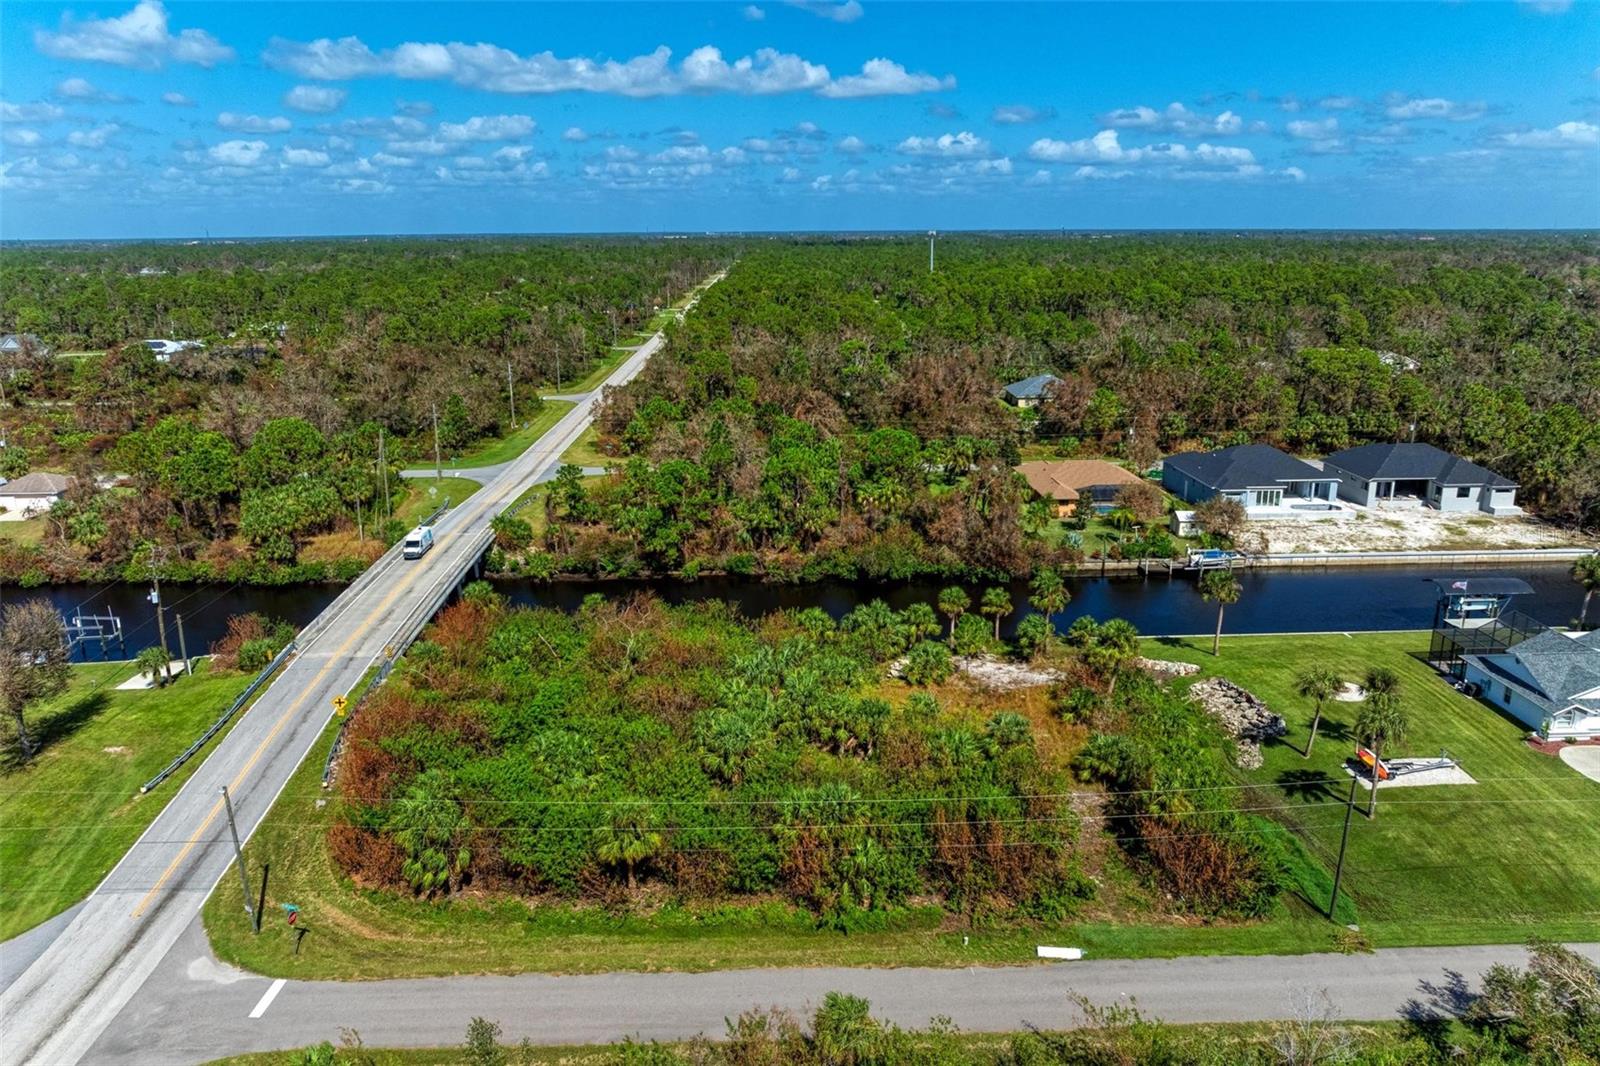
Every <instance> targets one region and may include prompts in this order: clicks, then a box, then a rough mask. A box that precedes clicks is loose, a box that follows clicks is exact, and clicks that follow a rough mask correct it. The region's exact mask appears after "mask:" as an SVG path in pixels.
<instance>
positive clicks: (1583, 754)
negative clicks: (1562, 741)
mask: <svg viewBox="0 0 1600 1066" xmlns="http://www.w3.org/2000/svg"><path fill="white" fill-rule="evenodd" d="M1561 761H1562V762H1564V763H1566V764H1567V765H1568V766H1570V767H1572V768H1573V769H1574V770H1576V771H1578V773H1580V774H1582V775H1583V776H1584V777H1587V778H1588V779H1589V780H1591V781H1600V744H1569V745H1567V746H1566V747H1564V748H1562V749H1561Z"/></svg>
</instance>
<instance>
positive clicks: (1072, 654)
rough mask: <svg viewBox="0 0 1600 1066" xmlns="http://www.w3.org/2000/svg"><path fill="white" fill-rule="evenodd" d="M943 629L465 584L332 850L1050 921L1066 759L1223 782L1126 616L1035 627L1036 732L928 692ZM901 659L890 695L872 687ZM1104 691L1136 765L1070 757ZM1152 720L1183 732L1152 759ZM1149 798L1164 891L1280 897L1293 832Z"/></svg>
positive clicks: (1153, 781)
mask: <svg viewBox="0 0 1600 1066" xmlns="http://www.w3.org/2000/svg"><path fill="white" fill-rule="evenodd" d="M957 591H958V590H957ZM1036 598H1039V599H1040V602H1045V600H1046V599H1048V589H1046V588H1045V587H1044V585H1043V584H1041V587H1040V589H1039V590H1037V592H1036ZM939 607H940V610H941V611H942V612H943V613H945V614H946V615H947V616H948V617H949V618H950V635H949V638H948V642H949V644H951V645H954V646H955V648H956V649H957V650H960V651H965V652H972V651H983V650H988V649H990V648H991V647H992V646H993V645H994V643H995V642H994V640H993V638H992V636H991V629H990V625H991V623H990V621H989V620H988V619H989V617H990V616H991V611H990V606H989V604H988V603H987V602H985V604H984V605H983V608H982V609H983V615H984V617H978V615H977V612H976V611H973V612H972V613H967V612H966V611H965V610H964V609H960V605H956V606H951V605H947V604H946V603H945V602H944V598H941V602H940V605H939ZM1001 610H1002V612H1009V610H1010V607H1009V604H1007V605H1005V606H1004V607H1002V608H1001ZM994 617H995V618H996V619H998V615H994ZM941 629H942V626H941V622H940V620H939V617H938V615H937V614H936V613H935V610H934V608H933V606H932V605H930V604H918V605H914V606H913V607H911V608H908V609H907V610H906V611H904V612H896V611H893V610H891V609H890V608H888V607H886V606H884V605H883V604H882V603H881V602H875V603H872V604H869V605H866V606H863V607H861V608H858V609H857V610H855V611H853V612H852V613H851V614H849V615H847V616H846V617H845V618H844V619H843V620H842V621H840V622H838V623H834V622H833V621H831V620H830V619H829V618H828V617H827V615H825V614H823V613H822V612H821V611H818V610H809V611H805V612H802V613H799V614H780V615H774V616H770V617H768V618H766V619H764V620H762V621H761V622H759V623H752V622H747V621H744V620H740V619H738V618H736V617H734V616H733V615H732V614H731V613H730V612H729V611H728V609H727V608H726V607H725V606H723V605H721V604H711V605H699V606H692V607H677V608H668V607H665V606H663V605H661V604H660V603H659V602H657V601H653V600H634V601H630V602H627V603H622V604H617V603H607V602H604V601H602V600H601V599H600V598H599V597H594V598H593V599H592V600H591V601H590V602H589V603H587V604H585V606H584V607H583V608H582V610H580V611H579V612H578V613H577V614H576V615H567V614H563V613H560V612H557V611H551V610H527V609H520V608H519V609H511V608H507V607H506V606H505V605H504V604H503V603H502V602H500V601H498V600H497V599H496V598H495V597H494V595H493V593H492V592H490V591H488V589H487V587H486V586H485V587H484V588H482V589H476V590H470V591H469V594H468V596H467V597H466V599H465V600H464V602H462V603H461V604H459V605H457V606H454V607H452V608H450V609H448V610H447V611H446V612H445V614H444V615H442V616H441V617H440V619H439V621H438V622H437V623H435V625H434V626H433V627H432V628H431V629H430V630H429V632H428V633H427V634H426V639H425V640H424V642H422V643H421V644H419V645H417V646H416V647H415V648H413V649H412V651H411V652H410V653H409V654H408V656H407V660H406V665H405V667H404V669H403V670H402V671H401V673H400V675H399V679H398V683H391V685H389V686H387V687H386V688H385V689H384V690H382V691H381V692H380V693H379V694H378V695H377V696H375V697H374V699H373V701H372V702H371V703H369V704H368V705H366V706H364V707H363V708H362V709H361V710H360V712H359V713H358V714H357V715H356V716H355V718H354V719H353V721H352V724H351V727H350V732H349V736H348V741H347V746H346V750H345V754H344V755H343V756H342V765H341V769H340V772H339V787H340V791H341V794H342V796H343V799H344V813H345V818H346V820H345V822H344V823H343V824H341V825H340V826H338V827H336V828H335V829H334V830H333V831H332V833H331V835H330V844H331V847H332V851H333V855H334V857H335V859H336V860H337V861H338V862H339V863H340V864H341V865H342V866H343V867H344V868H345V869H347V870H349V871H350V872H351V873H352V874H353V875H355V876H356V877H357V879H358V880H359V881H360V882H362V883H364V884H369V885H374V886H382V887H386V888H390V889H399V890H402V891H411V892H415V893H418V894H421V895H425V896H439V895H445V894H448V893H451V892H453V891H456V890H459V889H461V888H463V887H465V886H468V885H471V886H474V887H477V888H480V889H481V888H488V889H502V890H512V891H517V892H522V893H541V892H555V893H559V894H563V895H566V896H570V897H574V898H580V899H585V900H589V901H597V902H613V903H616V902H622V903H625V902H626V901H627V900H628V898H629V896H630V895H631V894H632V893H633V892H635V891H637V890H641V889H643V888H644V887H645V886H651V887H652V889H661V890H666V891H668V892H671V893H674V894H676V895H678V896H679V897H681V898H686V899H695V900H712V901H721V900H736V899H740V898H751V897H759V896H761V895H765V894H772V893H779V894H782V895H784V896H786V897H787V898H788V899H790V900H791V901H792V902H793V903H794V904H796V905H798V906H801V907H804V908H806V909H808V910H810V911H812V912H813V913H815V914H816V915H817V916H818V917H819V919H821V920H823V921H826V922H830V923H835V924H838V925H840V926H841V927H844V928H858V927H862V926H863V925H864V924H867V923H875V922H879V921H881V920H882V918H883V916H885V915H892V914H895V913H899V912H903V911H904V910H905V909H906V908H907V907H908V906H909V905H910V904H911V901H912V900H913V899H921V900H924V901H926V900H930V899H931V900H937V901H938V902H939V904H940V905H942V906H943V907H945V908H946V909H948V910H950V911H952V912H954V913H957V914H963V915H966V916H968V917H969V918H970V917H972V916H977V915H985V916H992V917H998V918H1003V919H1017V918H1026V917H1034V918H1042V919H1059V918H1061V917H1063V916H1065V915H1066V914H1068V913H1070V912H1071V911H1072V910H1073V909H1074V908H1075V907H1076V906H1078V905H1079V903H1080V902H1081V901H1082V900H1083V899H1085V898H1087V897H1089V896H1091V895H1092V894H1093V892H1094V884H1093V882H1092V881H1091V880H1090V879H1089V878H1088V877H1087V876H1086V875H1085V873H1084V870H1083V867H1082V853H1081V851H1080V849H1079V847H1078V845H1077V841H1078V839H1079V834H1080V827H1079V818H1078V815H1076V814H1075V813H1074V811H1073V808H1072V806H1071V804H1070V803H1069V802H1068V796H1069V795H1070V794H1071V793H1072V791H1073V785H1072V781H1073V780H1074V776H1073V775H1074V770H1075V769H1076V770H1077V772H1079V773H1081V774H1083V775H1086V776H1088V777H1091V778H1096V777H1103V778H1104V779H1105V780H1106V781H1107V782H1108V783H1110V784H1111V785H1112V786H1113V787H1116V788H1118V789H1129V788H1140V789H1145V790H1150V789H1156V790H1165V789H1168V788H1172V787H1174V782H1175V781H1177V780H1179V779H1182V780H1183V781H1185V782H1194V781H1201V782H1213V781H1220V780H1223V779H1225V777H1226V775H1227V773H1228V769H1227V768H1228V766H1229V762H1228V759H1229V755H1228V752H1229V750H1230V746H1229V745H1228V743H1227V742H1226V740H1225V738H1224V737H1223V736H1222V734H1221V732H1220V731H1219V730H1218V728H1217V727H1216V726H1215V725H1214V724H1213V723H1211V722H1210V720H1209V719H1208V718H1206V716H1205V715H1204V713H1203V712H1202V711H1200V710H1199V709H1198V708H1196V707H1194V706H1193V705H1191V704H1189V703H1187V702H1185V701H1184V700H1182V699H1180V698H1179V697H1177V696H1175V695H1173V694H1172V693H1170V692H1168V691H1167V690H1166V689H1165V688H1163V687H1161V686H1158V685H1156V684H1154V683H1153V682H1145V681H1140V680H1139V679H1138V678H1136V677H1134V676H1133V674H1134V671H1133V670H1132V659H1133V655H1134V654H1135V653H1136V650H1137V634H1136V633H1135V632H1134V631H1133V630H1132V627H1130V626H1127V625H1126V624H1125V623H1107V625H1106V626H1097V625H1094V624H1093V623H1090V622H1087V621H1086V623H1085V624H1080V625H1075V626H1074V627H1073V631H1072V632H1070V633H1069V634H1068V635H1067V637H1068V641H1067V643H1066V644H1064V645H1063V644H1059V643H1057V642H1054V641H1053V640H1052V639H1051V636H1050V634H1049V632H1048V629H1049V627H1048V624H1047V623H1045V622H1044V621H1043V619H1042V618H1038V619H1037V620H1036V623H1035V625H1034V626H1033V627H1031V628H1030V633H1029V635H1028V637H1027V639H1028V642H1029V643H1030V644H1031V645H1032V646H1033V647H1034V648H1035V650H1036V651H1038V652H1041V653H1043V654H1054V655H1057V656H1060V657H1061V659H1060V661H1061V662H1062V663H1064V664H1065V665H1066V668H1067V669H1068V671H1069V673H1070V674H1071V676H1073V677H1074V678H1076V679H1077V681H1076V683H1075V684H1073V685H1071V686H1068V687H1067V688H1066V689H1064V690H1063V695H1062V697H1061V698H1062V705H1061V708H1060V711H1059V713H1058V714H1054V715H1047V717H1046V718H1045V719H1044V720H1042V721H1041V720H1035V719H1033V718H1030V717H1029V716H1027V715H1025V714H1022V713H1019V712H1017V711H1011V710H994V709H981V708H978V707H968V706H965V705H963V704H962V703H961V702H960V698H959V697H956V696H948V695H946V696H944V697H943V698H940V697H939V696H937V695H936V694H935V692H934V691H933V690H932V689H930V688H929V686H933V685H938V684H940V683H942V682H943V681H945V680H946V679H948V678H949V677H950V675H951V670H952V663H951V657H950V650H949V648H947V647H946V644H945V643H944V642H940V641H939V640H938V637H939V635H940V632H941ZM1034 629H1037V630H1041V631H1042V632H1039V633H1033V632H1032V630H1034ZM1124 634H1126V635H1127V636H1126V639H1124ZM1068 649H1070V650H1068ZM895 660H900V663H899V665H898V667H897V670H898V673H899V674H900V676H901V677H902V678H903V679H904V680H903V687H901V688H900V689H899V692H898V694H897V695H896V694H893V693H890V694H885V693H884V692H883V689H882V684H883V680H882V679H883V677H884V673H885V669H886V665H887V664H888V663H890V662H891V661H895ZM1124 676H1126V677H1127V678H1128V680H1126V681H1124V683H1122V684H1121V685H1118V684H1117V678H1119V677H1124ZM940 691H941V692H942V691H944V690H940ZM1069 691H1070V693H1071V694H1070V695H1068V694H1067V693H1068V692H1069ZM891 695H893V696H894V698H889V696H891ZM1102 703H1103V705H1104V709H1103V714H1102V715H1101V717H1100V718H1098V719H1097V720H1099V721H1100V722H1101V728H1103V729H1105V730H1113V729H1115V730H1119V731H1122V732H1123V733H1124V734H1125V736H1126V740H1125V743H1124V745H1123V747H1122V748H1121V749H1119V750H1121V751H1122V752H1123V753H1124V754H1125V755H1126V758H1127V760H1128V763H1129V766H1130V767H1131V766H1133V765H1135V764H1136V765H1137V766H1138V767H1139V769H1131V768H1128V769H1116V768H1112V767H1110V760H1108V758H1107V757H1105V755H1104V753H1103V751H1102V753H1101V754H1100V755H1099V756H1097V757H1096V758H1095V759H1094V760H1091V761H1090V762H1086V763H1083V764H1082V765H1081V766H1077V767H1075V766H1074V763H1073V758H1074V753H1075V752H1076V751H1077V749H1078V748H1079V747H1080V746H1081V742H1073V741H1072V740H1071V739H1070V738H1071V737H1072V736H1074V735H1076V734H1075V733H1074V731H1073V728H1072V727H1071V726H1070V725H1068V724H1066V722H1065V721H1064V719H1065V718H1066V717H1068V708H1069V707H1070V708H1073V709H1075V711H1074V713H1083V712H1085V711H1086V708H1088V707H1090V706H1100V705H1102ZM1097 713H1099V712H1097ZM1146 721H1151V722H1154V721H1159V722H1160V723H1161V726H1160V727H1159V728H1158V727H1156V726H1150V725H1145V724H1142V723H1144V722H1146ZM1112 723H1115V724H1112ZM1164 729H1171V730H1177V731H1178V733H1180V734H1181V735H1182V736H1184V737H1185V738H1186V740H1185V744H1184V745H1182V746H1172V747H1170V749H1169V748H1168V747H1164V746H1163V745H1162V743H1161V741H1160V737H1161V736H1162V735H1165V734H1164V733H1163V732H1162V731H1163V730H1164ZM1046 734H1049V735H1051V736H1052V738H1053V739H1052V742H1051V743H1048V744H1045V743H1041V742H1040V737H1041V736H1043V735H1046ZM1103 747H1104V746H1103V745H1102V748H1103ZM1141 775H1150V776H1141ZM1223 794H1224V793H1223V792H1222V791H1221V790H1219V791H1217V793H1216V795H1217V796H1221V795H1223ZM1219 802H1220V801H1219ZM1152 813H1153V814H1154V815H1155V820H1152V821H1149V822H1148V826H1149V830H1150V831H1149V832H1148V833H1147V834H1145V835H1142V836H1139V835H1135V836H1130V837H1128V838H1127V839H1129V840H1139V841H1141V842H1142V844H1141V850H1137V851H1135V850H1133V849H1130V855H1131V857H1132V858H1133V860H1134V861H1135V862H1136V863H1137V864H1138V866H1139V867H1140V868H1141V869H1144V870H1148V871H1149V873H1150V876H1151V877H1152V878H1153V879H1155V880H1156V881H1158V882H1161V883H1162V884H1163V887H1164V888H1166V889H1167V896H1168V898H1169V899H1170V900H1171V901H1172V904H1171V905H1172V906H1174V907H1176V908H1179V909H1182V910H1185V911H1190V912H1195V913H1203V914H1208V915H1234V916H1245V915H1255V914H1260V913H1264V912H1265V911H1266V910H1268V909H1269V908H1270V907H1271V906H1272V905H1273V903H1274V902H1275V901H1276V899H1277V897H1278V894H1279V892H1280V891H1281V890H1282V889H1283V888H1284V887H1285V886H1286V884H1287V882H1286V880H1285V867H1286V862H1287V856H1286V855H1285V854H1284V853H1283V852H1282V851H1281V847H1282V846H1281V845H1280V844H1279V843H1278V838H1279V836H1280V835H1281V834H1274V833H1272V832H1271V831H1270V830H1269V829H1268V828H1262V829H1260V830H1259V832H1258V831H1257V829H1256V827H1255V826H1254V824H1252V823H1248V822H1244V821H1241V820H1239V818H1238V816H1237V815H1235V814H1232V813H1231V812H1229V811H1227V810H1225V809H1222V808H1221V807H1216V806H1213V803H1212V801H1211V800H1210V799H1204V800H1201V801H1199V802H1192V801H1189V800H1185V799H1183V798H1180V799H1179V800H1178V801H1177V804H1176V805H1175V806H1169V807H1166V808H1164V809H1161V810H1157V811H1154V812H1152ZM1150 816H1151V813H1146V814H1143V815H1141V814H1138V813H1136V812H1134V811H1132V810H1128V811H1126V812H1120V813H1119V817H1127V818H1128V819H1129V821H1130V822H1140V821H1141V820H1144V819H1147V818H1149V817H1150ZM1089 828H1090V830H1091V831H1094V830H1095V829H1096V828H1097V827H1096V826H1093V825H1091V826H1090V827H1089ZM1252 833H1255V834H1256V836H1257V839H1254V840H1252V839H1249V837H1250V834H1252ZM1174 842H1181V844H1175V843H1174ZM1163 843H1164V844H1165V845H1166V846H1165V847H1164V848H1163V847H1162V844H1163ZM1202 853H1203V854H1202Z"/></svg>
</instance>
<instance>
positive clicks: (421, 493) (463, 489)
mask: <svg viewBox="0 0 1600 1066" xmlns="http://www.w3.org/2000/svg"><path fill="white" fill-rule="evenodd" d="M481 488H483V486H482V485H480V484H478V483H477V482H476V481H473V480H472V479H471V478H465V477H442V478H432V477H408V478H406V489H407V492H406V498H405V500H404V501H402V502H401V504H400V506H399V507H397V508H395V512H394V516H395V517H396V518H398V519H399V520H400V521H401V522H404V523H405V524H406V526H407V527H408V528H409V527H410V526H412V525H415V524H416V523H418V522H420V521H422V520H423V519H424V518H426V517H428V516H429V515H430V514H432V513H433V512H434V511H435V510H436V509H437V508H438V507H439V505H440V504H442V503H444V501H445V500H449V501H450V503H451V505H452V506H454V505H457V504H459V503H460V502H461V501H462V500H464V499H466V498H467V497H468V496H471V495H472V494H473V493H474V492H477V491H478V490H479V489H481Z"/></svg>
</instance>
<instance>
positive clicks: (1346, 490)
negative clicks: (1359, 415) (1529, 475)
mask: <svg viewBox="0 0 1600 1066" xmlns="http://www.w3.org/2000/svg"><path fill="white" fill-rule="evenodd" d="M1322 466H1323V469H1324V470H1326V471H1328V473H1330V474H1334V475H1336V476H1337V477H1338V478H1339V495H1340V496H1341V497H1343V498H1344V499H1346V500H1349V501H1350V502H1351V503H1359V504H1361V505H1362V506H1363V507H1379V506H1402V507H1422V506H1429V507H1434V508H1436V509H1438V510H1441V511H1483V512H1485V513H1487V514H1492V515H1515V514H1521V513H1522V508H1520V507H1518V506H1517V503H1516V497H1517V483H1516V482H1515V481H1512V480H1511V479H1510V478H1507V477H1502V476H1501V475H1499V474H1497V473H1495V472H1494V471H1493V470H1490V469H1488V468H1487V467H1482V466H1479V465H1478V464H1477V463H1473V462H1469V461H1468V460H1466V459H1463V458H1461V457H1460V456H1458V455H1452V454H1450V453H1449V452H1447V451H1444V450H1442V449H1440V448H1435V447H1434V446H1433V445H1431V444H1362V445H1360V446H1358V447H1355V448H1346V449H1345V450H1344V451H1341V452H1334V453H1333V454H1332V455H1330V456H1328V457H1327V458H1326V459H1324V460H1323V461H1322Z"/></svg>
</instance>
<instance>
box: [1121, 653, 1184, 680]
mask: <svg viewBox="0 0 1600 1066" xmlns="http://www.w3.org/2000/svg"><path fill="white" fill-rule="evenodd" d="M1134 665H1135V666H1137V667H1138V668H1139V669H1141V670H1143V671H1145V672H1146V673H1149V674H1155V675H1156V676H1157V677H1193V676H1194V675H1195V674H1198V673H1199V672H1200V667H1198V666H1196V665H1195V664H1194V663H1175V662H1173V661H1172V660H1171V659H1146V658H1145V657H1144V656H1143V655H1141V656H1139V658H1137V659H1135V660H1134Z"/></svg>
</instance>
